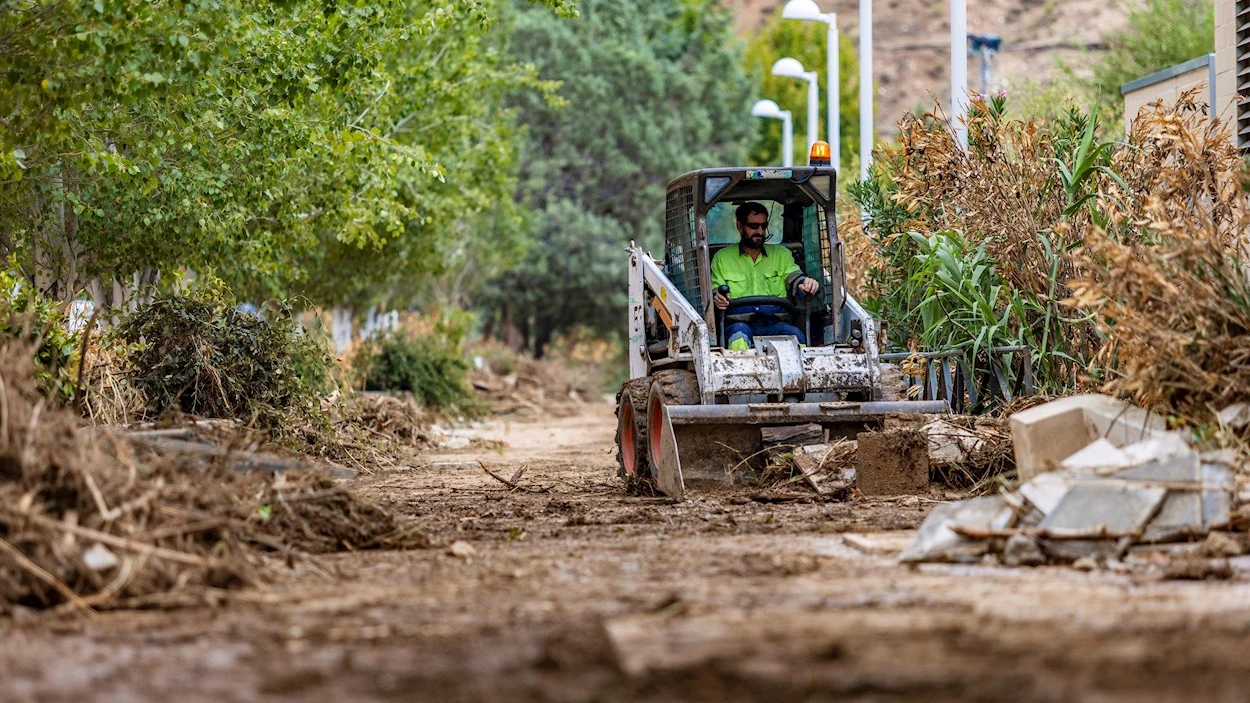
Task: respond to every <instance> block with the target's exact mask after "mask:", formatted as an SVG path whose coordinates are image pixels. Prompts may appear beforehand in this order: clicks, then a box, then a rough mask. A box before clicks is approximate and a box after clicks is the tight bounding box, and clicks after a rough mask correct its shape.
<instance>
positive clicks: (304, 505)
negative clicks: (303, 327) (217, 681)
mask: <svg viewBox="0 0 1250 703" xmlns="http://www.w3.org/2000/svg"><path fill="white" fill-rule="evenodd" d="M0 381H3V383H2V384H0V409H2V410H3V413H2V417H0V613H4V612H7V611H9V610H11V609H12V608H13V607H14V606H24V607H28V608H36V609H42V608H50V607H57V606H66V607H72V608H88V607H90V608H109V607H139V606H145V605H170V604H173V603H178V602H181V601H182V600H184V599H185V600H188V601H190V602H198V601H199V600H201V599H202V598H204V597H205V596H206V595H207V594H209V593H212V592H214V591H215V590H216V589H226V588H234V587H238V586H243V585H247V584H253V583H257V582H263V581H264V580H265V579H266V577H267V574H268V572H269V570H271V569H273V568H275V566H276V565H277V564H278V562H275V561H273V560H268V559H265V558H263V557H264V555H265V554H266V553H272V554H280V555H283V556H286V557H287V558H288V559H295V558H300V557H301V556H302V555H304V554H310V553H311V554H315V553H323V552H332V551H339V550H354V549H366V548H377V547H396V546H418V545H421V544H422V543H423V541H424V539H423V537H422V536H421V535H419V534H417V533H416V531H415V530H414V529H413V528H412V527H411V526H404V525H402V524H401V523H399V522H398V521H397V520H396V519H395V518H394V517H393V516H391V515H390V514H389V513H387V512H385V511H384V510H383V509H381V508H379V507H377V506H375V505H373V504H371V503H368V502H364V501H362V500H361V499H359V498H358V497H357V496H356V495H355V494H354V493H352V492H351V491H349V490H347V489H345V488H344V487H343V486H341V485H339V484H338V483H337V482H336V481H334V480H333V479H332V478H330V477H329V476H326V475H323V474H320V473H317V472H315V471H293V472H283V473H279V474H276V475H272V474H268V473H258V472H242V471H239V470H237V469H236V467H234V466H232V465H231V464H230V463H229V460H228V457H215V458H205V457H201V456H190V455H179V454H176V453H175V454H169V453H167V452H165V451H163V450H161V449H160V448H159V446H158V445H156V444H145V443H144V441H143V440H141V439H139V440H132V439H128V438H127V437H126V436H125V435H120V436H119V435H115V434H113V433H112V432H111V431H109V430H107V429H104V428H92V427H85V426H83V423H82V420H81V419H80V418H78V417H77V416H75V415H74V414H73V413H72V412H70V411H68V410H65V409H61V408H57V407H55V406H52V405H49V404H47V403H46V402H45V396H43V395H42V394H41V393H40V392H39V391H38V389H37V388H36V387H35V385H34V383H33V381H32V367H31V360H30V354H29V351H28V348H26V347H17V346H14V345H13V344H8V345H0Z"/></svg>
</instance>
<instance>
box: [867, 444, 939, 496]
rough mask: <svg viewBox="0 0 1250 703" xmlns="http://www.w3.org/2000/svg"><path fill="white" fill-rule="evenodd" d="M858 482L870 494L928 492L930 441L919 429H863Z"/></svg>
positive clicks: (891, 494)
mask: <svg viewBox="0 0 1250 703" xmlns="http://www.w3.org/2000/svg"><path fill="white" fill-rule="evenodd" d="M858 440H859V447H858V450H857V451H856V454H855V483H856V485H857V487H858V488H859V491H860V493H862V494H864V495H866V496H897V495H909V494H915V493H924V492H925V491H927V490H928V488H929V442H928V440H927V439H926V438H925V436H924V435H923V434H921V433H920V432H919V431H918V430H915V429H896V430H884V431H881V432H861V433H860V434H859V436H858Z"/></svg>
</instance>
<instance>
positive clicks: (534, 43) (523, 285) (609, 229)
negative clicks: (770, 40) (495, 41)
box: [478, 0, 755, 354]
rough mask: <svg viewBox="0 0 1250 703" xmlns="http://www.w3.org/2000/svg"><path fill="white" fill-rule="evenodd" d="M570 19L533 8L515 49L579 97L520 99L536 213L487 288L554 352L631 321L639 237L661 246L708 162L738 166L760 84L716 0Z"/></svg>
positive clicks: (604, 8) (564, 93) (616, 5)
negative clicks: (679, 188) (667, 205)
mask: <svg viewBox="0 0 1250 703" xmlns="http://www.w3.org/2000/svg"><path fill="white" fill-rule="evenodd" d="M579 9H580V12H581V19H580V20H578V21H575V22H566V21H562V20H560V19H558V18H557V17H555V16H554V15H553V14H552V13H550V12H548V11H546V10H543V9H541V8H526V7H522V8H520V9H519V11H518V13H517V16H516V18H515V19H514V20H513V21H512V23H511V26H510V27H509V28H508V29H509V31H508V34H509V37H510V38H509V51H510V52H511V54H512V55H513V56H514V57H516V58H517V59H518V60H525V61H531V62H533V63H534V65H535V66H536V67H537V70H538V76H539V77H540V78H541V79H543V80H551V81H560V82H561V83H560V88H559V96H560V97H561V98H562V99H563V102H564V103H565V107H563V108H562V107H553V106H552V105H551V104H550V103H549V102H548V101H547V100H544V99H543V96H541V95H539V94H536V93H534V92H533V91H525V92H520V93H518V94H516V95H515V96H514V97H513V98H512V100H511V102H510V104H511V105H512V106H513V108H514V109H516V110H517V112H518V115H519V118H520V120H521V122H522V123H523V124H525V125H526V129H525V133H524V135H523V137H522V141H521V144H520V156H521V176H520V178H521V183H520V195H519V196H518V197H519V202H520V203H521V204H522V205H523V206H524V207H525V208H526V209H527V210H530V211H531V212H532V218H531V220H530V222H529V227H528V229H527V230H526V233H527V236H528V238H529V241H530V247H529V251H528V253H527V255H526V257H525V258H524V260H523V261H522V263H521V265H519V266H517V267H515V268H513V269H512V270H510V271H508V272H507V273H506V274H504V275H502V276H499V277H497V278H495V279H494V280H493V281H492V282H490V283H489V284H487V285H486V286H485V288H484V290H483V291H482V293H481V295H480V297H479V298H478V300H479V303H480V304H481V305H482V306H483V307H484V308H485V309H486V310H487V311H488V312H489V314H490V316H491V318H492V319H493V324H494V325H495V327H496V328H497V329H500V330H501V331H502V328H503V327H506V326H508V325H513V326H514V329H517V330H519V331H520V334H521V336H522V337H523V338H524V339H526V340H527V341H528V342H529V343H530V345H531V348H532V349H533V350H534V351H535V352H536V353H539V354H541V353H542V352H543V350H544V349H545V347H546V345H547V344H548V343H549V342H550V341H551V339H552V337H553V335H554V334H556V333H557V332H559V331H560V330H562V329H565V328H568V327H570V326H574V325H590V326H592V327H593V328H595V329H597V330H599V331H617V330H620V329H621V328H622V327H623V325H624V308H625V295H626V290H625V289H626V285H625V271H626V267H625V261H626V259H625V255H624V253H623V249H624V248H625V246H627V245H628V244H629V242H630V240H636V241H637V242H638V243H639V244H642V245H645V246H648V247H651V248H652V249H653V250H658V248H659V247H660V236H659V235H660V226H661V223H662V214H663V207H664V186H665V184H666V183H667V182H668V181H669V180H670V179H672V178H674V177H676V176H678V175H680V174H682V173H684V172H686V171H689V170H692V169H695V168H701V167H710V166H723V165H733V164H738V163H741V162H742V161H743V159H744V158H745V145H746V144H747V143H748V142H749V141H750V139H751V137H752V135H753V134H754V131H755V124H754V118H752V117H751V116H750V106H751V99H752V97H753V96H752V88H751V85H750V82H749V81H748V79H747V77H746V74H745V73H744V71H743V69H742V63H741V54H740V50H739V47H738V46H737V43H736V42H735V40H734V38H733V35H732V27H731V22H730V18H729V16H728V15H727V13H726V12H725V11H724V10H723V9H722V8H721V7H720V6H719V4H718V3H717V2H716V1H715V0H645V1H641V2H617V1H615V0H586V1H584V2H581V3H579Z"/></svg>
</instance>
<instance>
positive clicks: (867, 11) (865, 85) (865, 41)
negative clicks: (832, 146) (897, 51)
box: [859, 0, 960, 181]
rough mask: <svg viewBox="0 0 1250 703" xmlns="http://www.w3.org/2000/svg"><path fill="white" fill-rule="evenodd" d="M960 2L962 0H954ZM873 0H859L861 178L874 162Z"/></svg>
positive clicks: (865, 175)
mask: <svg viewBox="0 0 1250 703" xmlns="http://www.w3.org/2000/svg"><path fill="white" fill-rule="evenodd" d="M952 1H954V2H958V1H960V0H952ZM872 94H873V90H872V0H859V179H860V180H861V181H862V180H867V179H868V167H869V166H870V165H871V164H872Z"/></svg>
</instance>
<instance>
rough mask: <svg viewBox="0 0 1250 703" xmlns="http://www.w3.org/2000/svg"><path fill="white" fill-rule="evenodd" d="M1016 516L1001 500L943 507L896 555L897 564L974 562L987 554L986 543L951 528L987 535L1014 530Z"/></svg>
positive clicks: (985, 499) (992, 498)
mask: <svg viewBox="0 0 1250 703" xmlns="http://www.w3.org/2000/svg"><path fill="white" fill-rule="evenodd" d="M1015 518H1016V512H1015V510H1014V509H1013V508H1012V507H1011V505H1010V504H1008V503H1007V501H1006V500H1004V499H1003V498H1002V496H983V497H980V498H972V499H969V500H962V501H959V502H956V503H944V504H942V505H939V506H937V507H936V508H934V509H933V512H931V513H929V516H928V517H927V518H925V521H924V523H923V524H921V525H920V529H919V530H918V531H917V532H916V536H915V538H913V539H912V542H911V544H909V545H907V549H904V550H903V553H902V554H900V555H899V557H898V559H899V561H900V562H903V563H909V562H919V561H953V562H974V561H977V560H978V559H980V558H981V556H983V555H984V554H985V553H986V552H988V551H989V546H990V545H989V542H988V541H985V540H974V539H971V538H968V537H964V536H963V535H960V534H958V533H956V532H955V530H954V528H961V529H965V530H971V531H977V532H987V531H999V530H1005V529H1008V528H1010V527H1012V526H1013V524H1014V522H1015Z"/></svg>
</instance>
